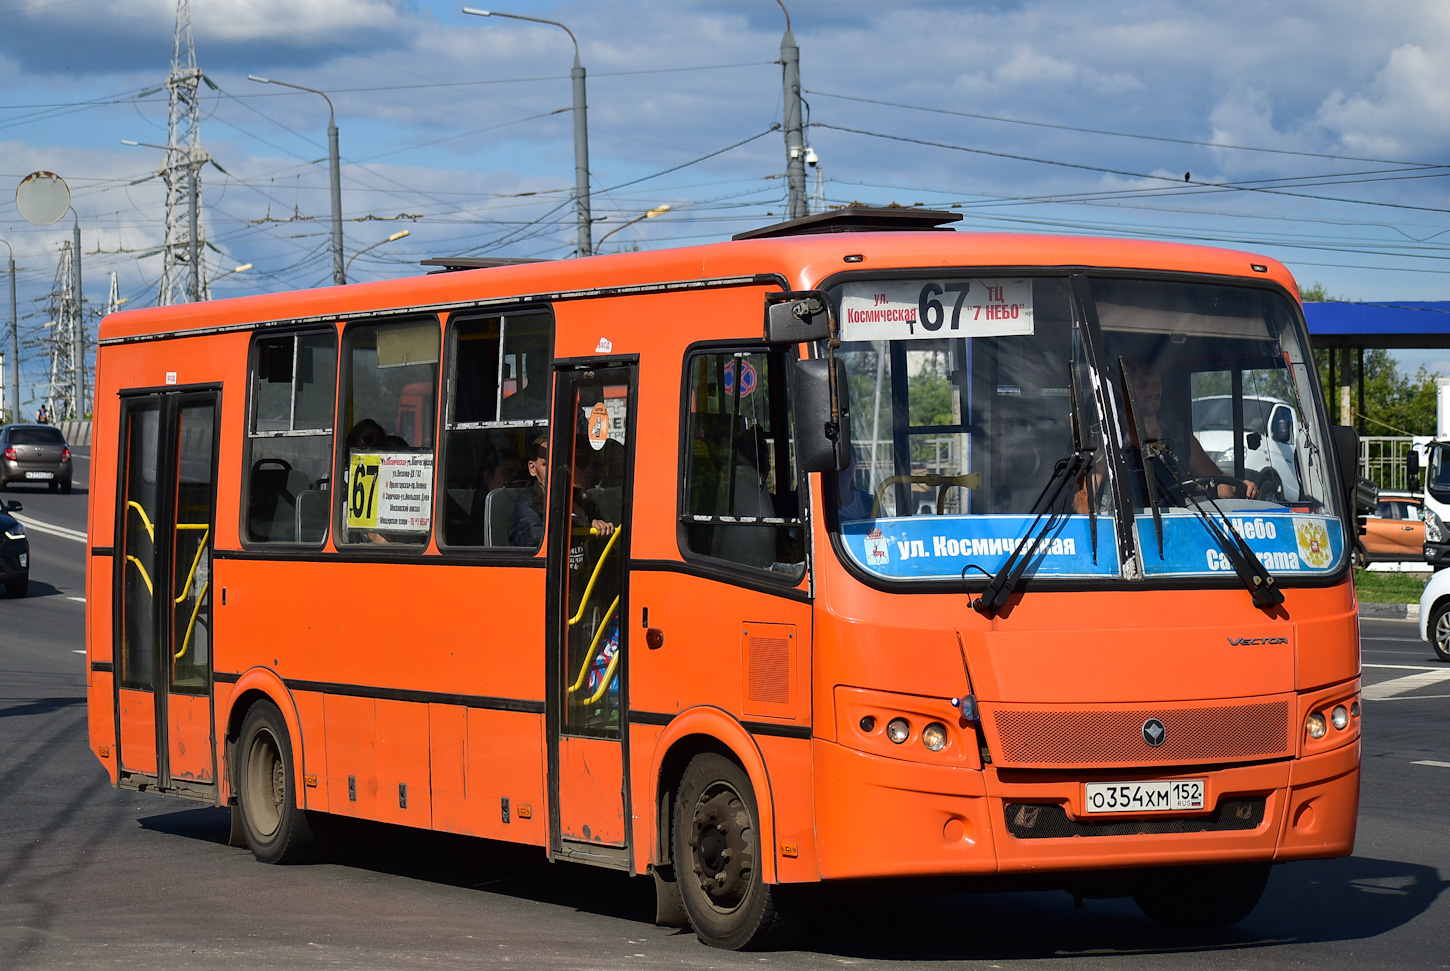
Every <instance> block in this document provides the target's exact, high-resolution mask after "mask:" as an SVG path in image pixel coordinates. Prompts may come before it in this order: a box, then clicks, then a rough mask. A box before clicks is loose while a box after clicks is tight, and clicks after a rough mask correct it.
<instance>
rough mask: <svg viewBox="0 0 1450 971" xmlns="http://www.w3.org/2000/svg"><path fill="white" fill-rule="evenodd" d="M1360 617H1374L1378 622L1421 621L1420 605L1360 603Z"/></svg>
mask: <svg viewBox="0 0 1450 971" xmlns="http://www.w3.org/2000/svg"><path fill="white" fill-rule="evenodd" d="M1359 615H1360V616H1361V617H1374V618H1375V619H1377V620H1413V621H1417V622H1418V621H1419V619H1420V605H1419V604H1376V603H1365V602H1364V601H1363V600H1361V601H1360V602H1359Z"/></svg>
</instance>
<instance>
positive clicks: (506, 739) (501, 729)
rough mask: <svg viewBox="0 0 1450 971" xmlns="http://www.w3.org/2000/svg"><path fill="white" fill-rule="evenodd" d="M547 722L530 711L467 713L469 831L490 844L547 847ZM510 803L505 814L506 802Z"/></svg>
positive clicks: (473, 709)
mask: <svg viewBox="0 0 1450 971" xmlns="http://www.w3.org/2000/svg"><path fill="white" fill-rule="evenodd" d="M546 758H547V754H546V750H545V748H544V717H543V716H542V715H536V714H532V713H529V712H520V711H494V710H490V709H487V708H470V709H469V710H468V779H467V787H468V790H467V795H468V813H469V819H470V822H471V827H472V828H471V830H469V831H470V832H472V833H474V834H475V835H478V836H486V837H488V838H490V839H499V840H510V841H512V842H515V843H530V844H533V845H535V846H544V845H546V844H547V843H548V837H549V833H548V828H549V807H548V802H547V800H546V799H545V798H544V773H545V771H546V765H545V760H546ZM505 799H507V800H508V801H509V805H508V813H507V815H505V813H504V806H503V801H504V800H505Z"/></svg>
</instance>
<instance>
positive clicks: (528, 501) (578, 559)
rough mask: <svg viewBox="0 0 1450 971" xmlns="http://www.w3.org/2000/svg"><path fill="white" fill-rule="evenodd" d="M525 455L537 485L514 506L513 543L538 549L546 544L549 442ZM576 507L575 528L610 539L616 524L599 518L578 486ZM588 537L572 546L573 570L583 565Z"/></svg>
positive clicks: (539, 439)
mask: <svg viewBox="0 0 1450 971" xmlns="http://www.w3.org/2000/svg"><path fill="white" fill-rule="evenodd" d="M525 454H526V456H527V458H528V471H529V475H530V476H531V477H532V479H533V483H532V486H531V488H530V489H529V491H528V492H526V493H524V494H523V495H521V496H519V500H518V502H517V503H515V504H514V514H513V520H512V521H511V522H510V523H509V544H510V545H511V546H524V547H537V546H538V545H539V544H540V543H542V542H543V541H544V511H545V508H546V506H547V504H548V495H549V440H548V439H547V438H545V437H544V436H543V435H540V436H539V437H537V438H535V439H534V440H533V441H531V442H530V443H529V447H528V451H527V452H526V453H525ZM573 507H574V512H573V525H574V526H577V527H580V528H589V527H592V528H593V529H594V530H595V533H596V534H597V535H599V536H609V535H611V534H612V533H613V532H614V524H613V523H611V522H609V521H608V520H607V519H603V518H602V517H601V516H600V515H599V511H598V510H597V509H595V508H594V503H593V502H592V501H591V500H590V499H589V497H588V496H586V495H585V494H584V493H583V491H582V490H580V489H579V488H578V487H577V486H576V487H575V490H574V501H573ZM587 538H588V537H587V536H578V537H575V538H574V539H575V542H574V543H572V544H571V545H570V549H569V565H570V568H571V569H577V568H578V567H579V566H581V565H583V562H584V548H585V540H586V539H587Z"/></svg>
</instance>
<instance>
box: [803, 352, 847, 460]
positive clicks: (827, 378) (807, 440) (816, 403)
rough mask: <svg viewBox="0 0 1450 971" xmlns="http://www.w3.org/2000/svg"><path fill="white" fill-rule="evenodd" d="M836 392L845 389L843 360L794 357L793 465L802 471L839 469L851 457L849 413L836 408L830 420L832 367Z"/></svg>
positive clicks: (840, 392) (839, 393) (841, 393)
mask: <svg viewBox="0 0 1450 971" xmlns="http://www.w3.org/2000/svg"><path fill="white" fill-rule="evenodd" d="M832 365H834V366H835V369H836V387H837V388H838V389H839V391H838V396H841V397H844V393H845V389H846V363H845V362H844V361H827V360H817V361H796V362H795V375H794V380H793V381H792V382H791V389H790V390H791V420H792V421H793V422H794V424H795V455H796V465H797V466H798V467H799V469H800V471H801V472H839V471H841V470H842V469H844V468H845V467H846V466H847V465H849V464H850V461H851V416H850V415H849V414H848V413H847V412H846V410H845V408H844V407H843V408H841V409H839V412H840V413H839V414H838V416H837V419H836V421H834V422H832V421H831V367H832Z"/></svg>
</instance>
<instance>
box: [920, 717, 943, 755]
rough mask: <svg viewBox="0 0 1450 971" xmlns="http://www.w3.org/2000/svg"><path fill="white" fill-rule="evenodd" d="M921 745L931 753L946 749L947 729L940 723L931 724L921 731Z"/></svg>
mask: <svg viewBox="0 0 1450 971" xmlns="http://www.w3.org/2000/svg"><path fill="white" fill-rule="evenodd" d="M921 744H923V745H925V746H926V747H927V748H928V749H930V750H931V751H933V752H940V751H941V750H942V749H944V748H946V747H947V727H946V726H945V725H943V724H942V723H941V722H932V723H931V724H930V725H928V726H926V727H925V728H923V729H922V730H921Z"/></svg>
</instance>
